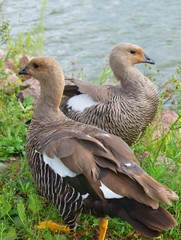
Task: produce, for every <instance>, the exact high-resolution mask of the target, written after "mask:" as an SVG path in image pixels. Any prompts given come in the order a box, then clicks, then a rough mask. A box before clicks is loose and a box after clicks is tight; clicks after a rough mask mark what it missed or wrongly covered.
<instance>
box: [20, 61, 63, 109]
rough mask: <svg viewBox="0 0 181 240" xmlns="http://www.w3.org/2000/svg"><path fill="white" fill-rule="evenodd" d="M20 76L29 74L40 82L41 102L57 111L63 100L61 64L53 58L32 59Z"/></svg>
mask: <svg viewBox="0 0 181 240" xmlns="http://www.w3.org/2000/svg"><path fill="white" fill-rule="evenodd" d="M19 74H27V75H30V76H32V77H33V78H35V79H37V80H38V81H39V82H40V86H41V93H40V98H39V100H40V101H41V104H42V102H46V103H47V104H49V105H51V107H54V108H56V109H58V108H59V104H60V101H61V98H62V94H63V89H64V75H63V71H62V68H61V66H60V65H59V63H58V62H57V61H56V60H55V59H53V58H51V57H36V58H32V59H31V61H30V62H29V64H28V65H27V66H26V67H25V68H24V69H22V70H21V71H20V72H19Z"/></svg>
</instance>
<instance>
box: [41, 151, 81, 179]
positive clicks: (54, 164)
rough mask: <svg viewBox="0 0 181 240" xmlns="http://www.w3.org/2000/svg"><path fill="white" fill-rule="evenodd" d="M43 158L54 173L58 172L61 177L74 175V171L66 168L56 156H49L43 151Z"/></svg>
mask: <svg viewBox="0 0 181 240" xmlns="http://www.w3.org/2000/svg"><path fill="white" fill-rule="evenodd" d="M43 160H44V162H45V163H46V164H48V165H49V166H50V167H51V169H53V170H54V172H55V173H57V174H59V175H60V176H61V177H67V176H68V177H75V176H77V174H76V173H74V172H72V171H71V170H70V169H69V168H67V167H66V166H65V165H64V164H63V163H62V161H61V160H60V159H59V158H57V157H54V158H50V157H48V156H47V154H46V153H43Z"/></svg>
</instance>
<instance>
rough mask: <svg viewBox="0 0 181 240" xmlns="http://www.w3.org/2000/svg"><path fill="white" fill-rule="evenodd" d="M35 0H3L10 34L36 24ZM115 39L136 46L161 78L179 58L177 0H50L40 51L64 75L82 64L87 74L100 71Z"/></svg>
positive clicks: (179, 4) (180, 34) (180, 31)
mask: <svg viewBox="0 0 181 240" xmlns="http://www.w3.org/2000/svg"><path fill="white" fill-rule="evenodd" d="M40 8H41V1H40V0H39V1H37V0H31V1H30V0H18V1H14V0H6V1H4V2H3V4H2V6H1V12H2V16H3V19H4V20H10V23H11V26H12V34H13V35H14V36H15V37H16V36H17V34H18V33H19V32H22V31H23V32H26V31H28V30H30V29H31V28H32V26H33V25H34V24H35V23H38V21H39V17H40ZM119 42H130V43H135V44H138V45H140V46H142V47H143V48H144V49H145V51H146V53H147V54H148V55H149V56H150V57H151V58H152V59H154V60H155V62H156V66H155V67H153V69H152V70H151V71H150V73H151V72H156V71H155V70H156V69H160V70H161V72H162V73H163V74H164V75H165V76H164V77H163V80H166V79H168V77H169V76H170V75H171V74H172V73H174V71H175V69H176V66H177V63H178V62H179V61H180V57H181V1H180V0H160V1H158V0H151V1H150V0H135V1H127V0H120V1H119V0H112V1H106V0H105V1H103V0H99V1H97V0H96V1H95V0H86V1H81V0H69V1H64V0H54V1H49V2H48V4H47V8H46V12H45V55H50V56H54V57H56V59H57V60H59V61H60V62H61V64H62V67H63V69H64V71H65V72H66V73H67V74H68V73H71V71H73V68H74V66H72V64H71V62H72V61H73V62H75V67H76V68H77V69H80V68H84V73H85V74H86V76H87V78H88V79H93V78H94V79H95V78H96V77H97V75H98V72H100V70H102V67H103V65H104V64H105V59H107V57H108V54H109V52H110V50H111V49H112V47H113V46H114V45H115V44H117V43H119Z"/></svg>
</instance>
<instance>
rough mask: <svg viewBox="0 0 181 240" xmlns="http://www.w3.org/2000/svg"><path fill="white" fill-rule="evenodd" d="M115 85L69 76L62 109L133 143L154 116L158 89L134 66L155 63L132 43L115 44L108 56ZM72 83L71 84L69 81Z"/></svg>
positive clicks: (74, 116)
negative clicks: (69, 79) (100, 83)
mask: <svg viewBox="0 0 181 240" xmlns="http://www.w3.org/2000/svg"><path fill="white" fill-rule="evenodd" d="M109 62H110V66H111V69H112V71H113V73H114V75H115V77H116V79H117V80H118V81H119V83H118V84H117V85H102V86H99V85H96V84H92V83H88V82H85V81H81V80H79V79H76V78H72V80H71V85H70V84H67V85H66V86H65V90H64V95H67V97H66V98H65V100H64V101H63V102H62V104H61V110H62V111H63V112H64V114H65V115H66V116H68V117H69V118H71V119H73V120H75V121H79V122H82V123H86V124H91V125H94V126H96V127H99V128H101V129H103V130H105V131H107V132H109V133H111V134H114V135H117V136H119V137H121V138H122V139H123V140H124V141H125V142H126V143H127V144H128V145H131V144H133V143H134V142H135V141H136V139H137V138H138V136H139V135H140V133H142V132H143V131H144V130H145V128H146V127H147V126H148V124H149V123H150V122H151V121H152V120H153V118H154V117H155V114H156V111H157V107H158V100H159V99H158V92H157V90H156V88H155V87H154V85H153V83H152V82H151V81H150V79H148V78H147V77H145V76H144V75H143V74H142V73H141V72H140V71H139V70H138V69H136V68H135V67H134V65H135V64H138V63H149V64H154V61H153V60H152V59H150V58H149V57H148V56H147V55H146V54H145V53H144V50H143V49H142V48H140V47H139V46H137V45H134V44H128V43H121V44H118V45H116V46H115V47H114V48H113V50H112V52H111V54H110V57H109ZM72 83H73V84H72Z"/></svg>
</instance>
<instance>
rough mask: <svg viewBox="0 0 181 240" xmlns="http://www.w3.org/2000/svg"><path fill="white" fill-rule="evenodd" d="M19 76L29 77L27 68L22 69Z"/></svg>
mask: <svg viewBox="0 0 181 240" xmlns="http://www.w3.org/2000/svg"><path fill="white" fill-rule="evenodd" d="M19 74H20V75H22V74H24V75H27V74H28V73H27V71H26V67H25V68H23V69H21V70H20V71H19Z"/></svg>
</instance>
